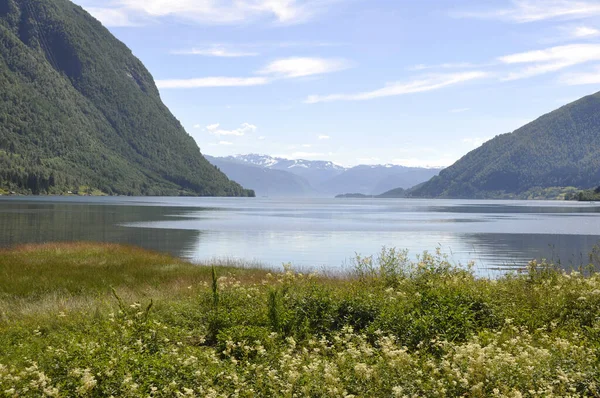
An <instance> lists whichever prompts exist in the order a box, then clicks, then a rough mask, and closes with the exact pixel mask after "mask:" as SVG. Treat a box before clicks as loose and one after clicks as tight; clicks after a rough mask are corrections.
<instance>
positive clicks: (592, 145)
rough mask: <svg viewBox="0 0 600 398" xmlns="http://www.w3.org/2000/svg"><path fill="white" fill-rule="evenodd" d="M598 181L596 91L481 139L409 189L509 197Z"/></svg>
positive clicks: (420, 193)
mask: <svg viewBox="0 0 600 398" xmlns="http://www.w3.org/2000/svg"><path fill="white" fill-rule="evenodd" d="M599 183H600V93H596V94H593V95H589V96H586V97H584V98H581V99H580V100H577V101H575V102H572V103H570V104H568V105H565V106H563V107H561V108H559V109H557V110H555V111H553V112H550V113H548V114H546V115H544V116H542V117H540V118H538V119H537V120H535V121H533V122H531V123H529V124H527V125H525V126H523V127H521V128H520V129H518V130H515V131H514V132H513V133H508V134H502V135H499V136H497V137H496V138H494V139H492V140H490V141H488V142H486V143H485V144H483V145H482V146H481V147H479V148H477V149H475V150H474V151H472V152H470V153H468V154H467V155H465V156H464V157H463V158H462V159H460V160H459V161H457V162H456V163H455V164H454V165H452V166H450V167H448V168H447V169H445V170H443V171H442V172H441V173H440V175H439V176H437V177H434V178H432V179H431V180H430V181H428V182H426V183H425V184H423V185H422V186H420V187H417V188H415V189H414V190H412V192H411V193H410V195H411V196H413V197H443V198H511V197H517V198H518V197H521V196H522V195H526V194H527V193H528V192H530V191H534V190H544V189H547V188H553V187H575V188H579V189H591V188H594V187H597V186H598V184H599Z"/></svg>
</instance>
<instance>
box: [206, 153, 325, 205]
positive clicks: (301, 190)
mask: <svg viewBox="0 0 600 398" xmlns="http://www.w3.org/2000/svg"><path fill="white" fill-rule="evenodd" d="M206 159H207V160H208V161H209V162H210V163H212V164H213V165H215V166H217V167H218V168H219V170H221V171H222V172H224V173H225V174H226V175H227V176H228V177H229V178H230V179H232V180H233V181H236V182H238V183H240V184H242V185H243V186H245V187H249V188H251V189H252V190H254V191H255V192H256V195H257V196H269V197H315V196H319V195H318V193H317V192H316V191H315V189H314V188H313V187H312V186H311V185H310V184H309V182H308V181H307V180H305V179H304V178H302V177H300V176H298V175H296V174H293V173H290V172H289V171H285V170H278V169H271V168H268V167H264V166H260V165H255V164H252V163H245V162H241V161H239V160H235V158H233V157H229V158H217V157H212V156H206Z"/></svg>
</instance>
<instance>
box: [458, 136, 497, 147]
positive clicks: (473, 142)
mask: <svg viewBox="0 0 600 398" xmlns="http://www.w3.org/2000/svg"><path fill="white" fill-rule="evenodd" d="M492 138H494V137H468V138H463V140H462V142H463V143H465V144H468V145H469V146H472V147H474V148H477V147H480V146H481V145H483V144H484V143H485V142H488V141H489V140H491V139H492Z"/></svg>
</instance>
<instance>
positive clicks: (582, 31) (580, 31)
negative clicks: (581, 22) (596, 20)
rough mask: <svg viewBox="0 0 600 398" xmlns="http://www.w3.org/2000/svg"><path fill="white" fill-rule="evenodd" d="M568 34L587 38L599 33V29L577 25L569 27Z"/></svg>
mask: <svg viewBox="0 0 600 398" xmlns="http://www.w3.org/2000/svg"><path fill="white" fill-rule="evenodd" d="M570 35H571V36H572V37H575V38H587V37H595V36H598V35H600V30H598V29H596V28H590V27H589V26H577V27H575V28H572V29H570Z"/></svg>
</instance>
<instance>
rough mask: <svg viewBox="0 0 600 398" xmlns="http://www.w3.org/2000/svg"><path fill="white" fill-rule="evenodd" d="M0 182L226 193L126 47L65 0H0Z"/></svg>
mask: <svg viewBox="0 0 600 398" xmlns="http://www.w3.org/2000/svg"><path fill="white" fill-rule="evenodd" d="M0 87H2V90H1V91H0V188H2V187H4V188H7V189H10V190H16V191H20V192H24V193H27V192H30V193H34V194H38V193H60V192H64V191H66V190H76V189H78V188H79V187H80V186H87V187H89V188H90V189H97V190H101V191H103V192H105V193H109V194H113V193H115V194H131V195H140V194H145V195H158V194H161V195H178V194H186V195H219V196H220V195H234V196H240V195H241V196H247V195H251V194H252V192H250V191H247V190H244V189H243V188H242V187H241V186H239V185H238V184H236V183H233V182H230V181H229V180H228V179H227V177H226V176H225V175H224V174H223V173H220V172H219V171H218V170H216V169H215V168H214V167H213V166H212V165H210V164H209V163H208V161H206V159H204V158H203V157H202V155H201V154H200V151H199V149H198V147H197V145H196V143H195V142H194V140H193V139H192V138H191V137H190V136H189V135H188V134H187V133H186V132H185V130H184V129H183V128H182V126H181V124H180V123H179V122H178V121H177V120H176V119H175V117H174V116H173V115H172V114H171V113H170V112H169V110H168V109H167V108H166V106H165V105H164V104H163V103H162V101H161V99H160V96H159V93H158V90H157V88H156V86H155V84H154V81H153V78H152V76H151V75H150V73H149V72H148V71H147V70H146V68H145V67H144V66H143V65H142V63H141V62H140V61H139V60H138V59H137V58H135V57H134V56H133V55H132V54H131V51H130V50H129V49H128V48H127V47H126V46H125V45H124V44H123V43H121V42H120V41H118V40H117V39H116V38H114V37H113V36H112V35H111V34H110V32H109V31H108V30H107V29H105V28H104V27H103V26H102V25H101V24H100V23H99V22H98V21H96V20H95V19H94V18H93V17H91V16H90V15H89V14H88V13H87V12H85V11H84V10H83V9H82V8H81V7H79V6H76V5H74V4H73V3H71V2H69V1H67V0H0Z"/></svg>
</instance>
